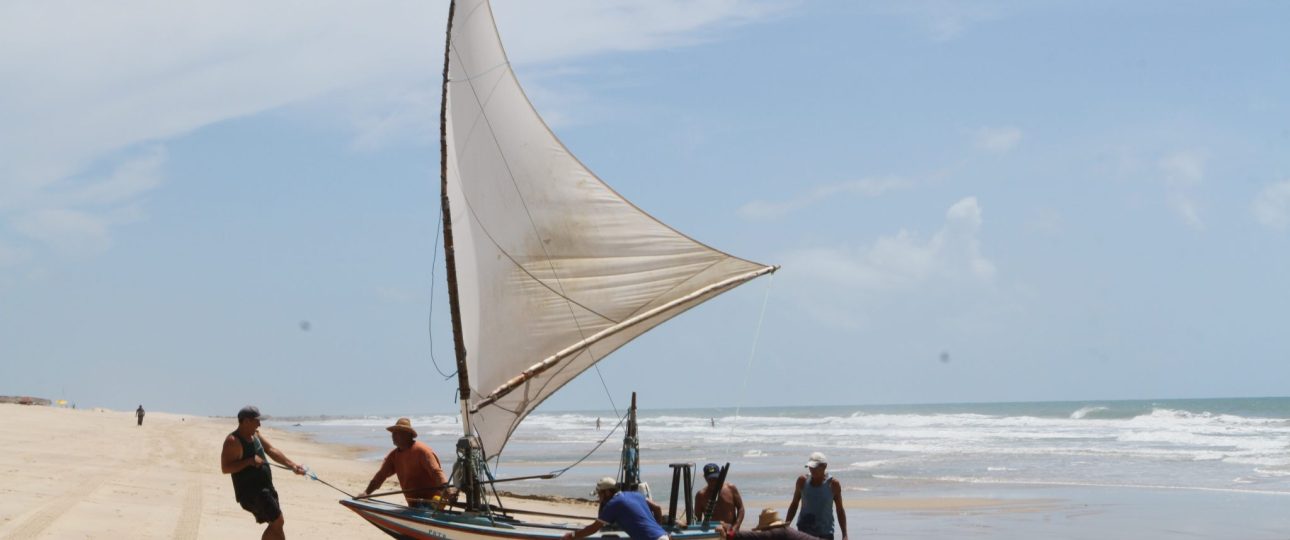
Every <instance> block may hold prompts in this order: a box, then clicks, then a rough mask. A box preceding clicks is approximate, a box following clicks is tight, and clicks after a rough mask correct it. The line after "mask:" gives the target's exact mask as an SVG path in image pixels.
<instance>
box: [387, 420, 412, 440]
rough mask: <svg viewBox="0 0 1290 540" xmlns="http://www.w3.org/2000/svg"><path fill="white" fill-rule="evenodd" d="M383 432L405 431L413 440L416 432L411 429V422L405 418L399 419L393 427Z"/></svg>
mask: <svg viewBox="0 0 1290 540" xmlns="http://www.w3.org/2000/svg"><path fill="white" fill-rule="evenodd" d="M385 430H386V431H389V432H390V433H393V432H395V431H406V432H407V433H408V434H409V435H412V436H413V437H414V438H415V437H416V436H417V430H415V429H412V421H411V420H408V419H407V418H400V419H399V420H398V421H397V422H395V423H394V425H392V426H390V427H387V428H385Z"/></svg>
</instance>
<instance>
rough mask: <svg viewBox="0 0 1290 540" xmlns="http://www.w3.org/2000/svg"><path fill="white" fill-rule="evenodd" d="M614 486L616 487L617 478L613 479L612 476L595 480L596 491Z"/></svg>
mask: <svg viewBox="0 0 1290 540" xmlns="http://www.w3.org/2000/svg"><path fill="white" fill-rule="evenodd" d="M616 487H618V480H615V479H614V477H612V476H606V477H604V478H601V479H600V481H599V482H596V491H605V490H609V489H614V488H616Z"/></svg>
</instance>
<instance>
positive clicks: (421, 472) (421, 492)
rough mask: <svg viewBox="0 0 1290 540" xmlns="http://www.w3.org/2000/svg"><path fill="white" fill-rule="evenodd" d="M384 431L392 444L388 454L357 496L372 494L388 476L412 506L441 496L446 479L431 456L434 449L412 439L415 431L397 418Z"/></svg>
mask: <svg viewBox="0 0 1290 540" xmlns="http://www.w3.org/2000/svg"><path fill="white" fill-rule="evenodd" d="M385 429H386V430H388V431H389V432H390V438H391V439H392V440H393V441H394V450H390V454H389V455H387V456H385V462H384V463H381V469H380V470H378V471H376V476H373V477H372V481H371V482H369V483H368V484H367V489H366V490H365V491H363V492H362V493H360V494H358V497H360V498H361V497H366V496H368V495H370V494H371V493H372V492H373V491H376V490H377V488H379V487H381V484H383V483H385V479H386V478H389V477H390V475H397V476H398V478H399V485H400V486H401V487H402V488H403V496H404V497H405V498H407V500H408V504H409V505H416V504H418V503H420V502H421V501H422V500H425V499H431V498H433V497H434V496H435V495H438V494H440V493H442V492H443V489H444V488H445V487H447V484H448V476H447V475H445V474H444V473H443V467H442V466H441V465H439V456H437V455H435V453H434V450H431V449H430V446H429V445H427V444H426V443H423V442H420V441H418V440H416V438H417V430H415V429H412V421H411V420H408V419H407V418H400V419H399V421H397V422H395V423H394V425H392V426H390V427H387V428H385Z"/></svg>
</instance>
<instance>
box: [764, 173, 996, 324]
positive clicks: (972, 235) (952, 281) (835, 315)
mask: <svg viewBox="0 0 1290 540" xmlns="http://www.w3.org/2000/svg"><path fill="white" fill-rule="evenodd" d="M982 223H983V221H982V213H981V206H980V204H979V203H978V202H977V199H976V198H975V197H966V198H964V199H962V200H960V201H958V202H956V203H954V204H953V205H952V206H950V207H949V209H948V210H946V212H945V219H944V222H943V223H942V225H941V226H940V228H939V229H938V230H937V231H936V232H935V233H933V234H932V235H931V236H930V237H925V236H923V235H920V234H918V233H917V232H913V231H909V230H901V231H898V232H896V233H894V234H890V235H887V236H882V237H879V238H877V239H875V240H873V241H872V242H871V243H868V244H867V245H862V246H836V247H817V248H809V249H801V250H797V251H793V252H790V253H787V254H785V255H783V256H781V257H777V259H779V260H782V261H783V262H784V268H785V269H786V270H785V271H786V272H787V273H786V274H785V275H784V279H786V280H788V281H787V282H786V284H785V286H787V287H789V288H790V289H791V290H793V292H792V296H793V298H795V299H796V301H797V302H798V303H799V305H800V307H801V308H802V309H803V310H805V311H806V312H807V313H808V314H809V315H810V316H812V317H814V318H816V319H818V320H819V321H821V322H823V323H826V324H830V325H837V326H842V327H847V328H852V329H858V328H865V327H869V328H878V327H892V325H895V326H901V325H905V324H909V323H911V322H914V321H917V323H916V324H918V325H922V326H927V325H942V326H943V325H950V326H956V325H960V323H961V322H962V321H964V320H974V319H975V318H976V316H975V314H984V313H993V312H994V311H995V310H997V308H998V307H999V306H1002V305H1005V304H1009V303H1010V302H1008V301H1004V300H1001V299H1000V298H999V297H998V296H997V293H996V292H995V291H996V289H997V287H996V285H995V281H996V274H997V270H996V268H995V264H994V262H993V261H991V260H990V259H989V258H987V257H986V256H985V255H984V254H983V253H982V250H981V241H980V236H981V227H982ZM990 317H993V315H990ZM932 319H936V321H933V320H932Z"/></svg>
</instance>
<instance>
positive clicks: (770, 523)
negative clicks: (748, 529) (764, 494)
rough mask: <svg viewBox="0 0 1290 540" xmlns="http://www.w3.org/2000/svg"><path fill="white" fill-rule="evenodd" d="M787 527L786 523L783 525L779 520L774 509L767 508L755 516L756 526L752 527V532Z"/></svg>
mask: <svg viewBox="0 0 1290 540" xmlns="http://www.w3.org/2000/svg"><path fill="white" fill-rule="evenodd" d="M787 525H788V524H787V523H784V521H783V520H781V519H779V511H777V510H775V509H774V508H767V509H765V510H762V511H761V515H760V516H757V526H756V527H753V530H754V531H764V530H766V529H776V528H779V527H784V526H787Z"/></svg>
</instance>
